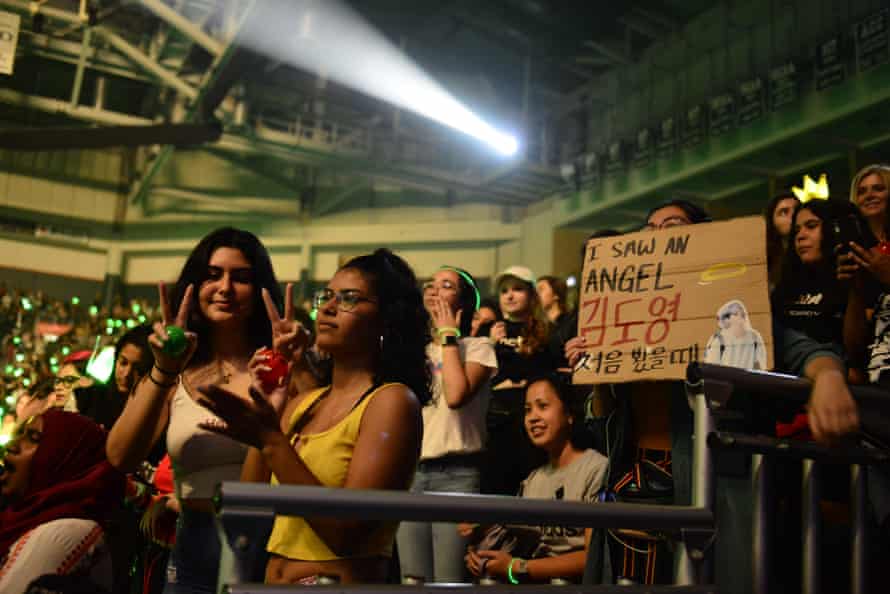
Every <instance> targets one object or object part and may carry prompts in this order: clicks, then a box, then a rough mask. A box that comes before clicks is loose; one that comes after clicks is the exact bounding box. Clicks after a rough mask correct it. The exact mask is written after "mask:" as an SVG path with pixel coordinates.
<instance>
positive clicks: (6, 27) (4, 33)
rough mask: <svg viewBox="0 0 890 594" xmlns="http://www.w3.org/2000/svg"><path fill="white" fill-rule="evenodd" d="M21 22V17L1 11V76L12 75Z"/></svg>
mask: <svg viewBox="0 0 890 594" xmlns="http://www.w3.org/2000/svg"><path fill="white" fill-rule="evenodd" d="M20 21H21V18H20V17H19V15H17V14H13V13H11V12H2V11H0V74H12V66H13V64H14V63H15V46H16V44H17V43H18V40H19V23H20Z"/></svg>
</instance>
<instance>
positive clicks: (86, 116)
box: [0, 89, 154, 130]
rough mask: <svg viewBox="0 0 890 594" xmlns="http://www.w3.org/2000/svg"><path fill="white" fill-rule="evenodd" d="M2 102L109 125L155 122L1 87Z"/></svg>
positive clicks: (133, 124)
mask: <svg viewBox="0 0 890 594" xmlns="http://www.w3.org/2000/svg"><path fill="white" fill-rule="evenodd" d="M0 103H6V104H8V105H15V106H17V107H24V108H26V109H33V110H36V111H43V112H46V113H54V114H60V115H64V116H68V117H69V118H73V119H75V120H80V121H84V122H92V123H95V124H105V125H107V126H149V125H151V124H153V123H154V122H153V121H152V120H149V119H146V118H140V117H138V116H134V115H130V114H126V113H120V112H116V111H108V110H106V109H96V108H95V107H87V106H85V105H76V106H72V105H71V103H70V102H68V101H62V100H59V99H50V98H49V97H38V96H36V95H26V94H25V93H19V92H18V91H13V90H12V89H0ZM35 130H39V128H35Z"/></svg>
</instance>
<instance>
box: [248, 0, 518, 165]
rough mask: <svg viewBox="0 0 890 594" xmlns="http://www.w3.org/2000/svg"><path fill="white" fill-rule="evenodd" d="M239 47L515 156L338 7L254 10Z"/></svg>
mask: <svg viewBox="0 0 890 594" xmlns="http://www.w3.org/2000/svg"><path fill="white" fill-rule="evenodd" d="M239 41H240V43H241V44H243V45H245V46H247V47H249V48H250V49H252V50H253V51H256V52H258V53H261V54H263V55H265V56H268V57H269V58H272V59H275V60H280V61H282V62H284V63H287V64H290V65H291V66H295V67H297V68H300V69H303V70H308V71H310V72H316V73H318V74H319V75H320V76H324V77H326V78H330V79H331V80H334V81H336V82H338V83H340V84H342V85H344V86H346V87H350V88H352V89H355V90H357V91H360V92H362V93H365V94H367V95H370V96H372V97H376V98H378V99H380V100H382V101H386V102H388V103H392V104H394V105H396V106H398V107H400V108H402V109H406V110H410V111H413V112H415V113H417V114H420V115H422V116H424V117H427V118H429V119H432V120H434V121H437V122H439V123H441V124H444V125H446V126H449V127H451V128H454V129H456V130H459V131H461V132H463V133H465V134H467V135H469V136H472V137H474V138H476V139H478V140H481V141H483V142H485V143H486V144H488V145H489V146H491V147H492V148H494V149H495V150H496V151H497V152H498V153H500V154H501V155H504V156H513V155H515V154H516V153H517V152H518V150H519V143H518V141H517V140H516V138H515V137H514V136H512V135H510V134H507V133H505V132H503V131H500V130H497V129H495V128H494V127H493V126H491V125H490V124H489V123H487V122H485V121H484V120H482V118H480V117H479V116H477V115H476V114H474V113H473V112H472V111H470V110H469V109H468V108H467V107H466V106H464V105H463V104H462V103H461V102H460V101H458V100H457V99H456V98H455V97H453V96H452V95H451V94H450V93H448V91H446V90H445V89H444V88H443V87H442V86H441V85H440V84H439V83H437V82H436V81H435V80H434V79H433V78H432V77H430V76H429V75H428V74H427V73H426V72H424V71H423V70H422V69H421V68H420V67H419V66H418V65H417V64H415V63H414V62H413V61H412V60H411V59H410V58H408V57H407V56H406V55H405V54H404V52H402V51H401V50H400V49H399V48H397V47H396V46H395V45H393V44H392V43H390V42H389V41H388V40H387V39H386V38H385V37H384V36H383V35H382V34H381V33H380V32H379V31H377V30H376V29H374V28H373V27H372V26H371V25H370V24H368V23H367V22H365V21H364V19H362V17H361V16H360V15H358V14H357V13H356V12H355V11H354V10H352V9H351V8H350V7H348V6H347V5H345V4H344V3H342V2H341V1H340V0H267V1H266V2H263V3H262V5H258V6H257V7H256V9H255V11H254V13H253V14H252V16H251V19H250V21H249V22H248V23H247V24H246V25H245V28H244V29H243V30H242V32H241V34H240V35H239Z"/></svg>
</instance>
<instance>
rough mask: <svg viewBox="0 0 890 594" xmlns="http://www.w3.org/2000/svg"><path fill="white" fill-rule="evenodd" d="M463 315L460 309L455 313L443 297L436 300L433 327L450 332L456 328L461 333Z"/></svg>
mask: <svg viewBox="0 0 890 594" xmlns="http://www.w3.org/2000/svg"><path fill="white" fill-rule="evenodd" d="M461 314H463V310H460V309H459V310H457V312H454V311H452V310H451V306H450V305H448V302H447V301H445V300H444V299H442V298H441V297H435V298H434V300H433V307H432V311H430V317H431V318H432V319H433V325H434V326H435V327H436V330H445V329H449V330H450V329H452V328H454V329H456V330H457V332H458V333H460V318H461ZM456 335H457V334H455V336H456Z"/></svg>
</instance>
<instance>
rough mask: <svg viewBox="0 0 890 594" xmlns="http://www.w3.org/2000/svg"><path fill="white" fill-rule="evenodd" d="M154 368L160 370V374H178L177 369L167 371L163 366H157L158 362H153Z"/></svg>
mask: <svg viewBox="0 0 890 594" xmlns="http://www.w3.org/2000/svg"><path fill="white" fill-rule="evenodd" d="M154 368H155V369H157V370H158V371H160V372H161V374H162V375H179V372H178V371H167V370H166V369H164V368H163V367H158V364H157V363H155V364H154Z"/></svg>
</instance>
